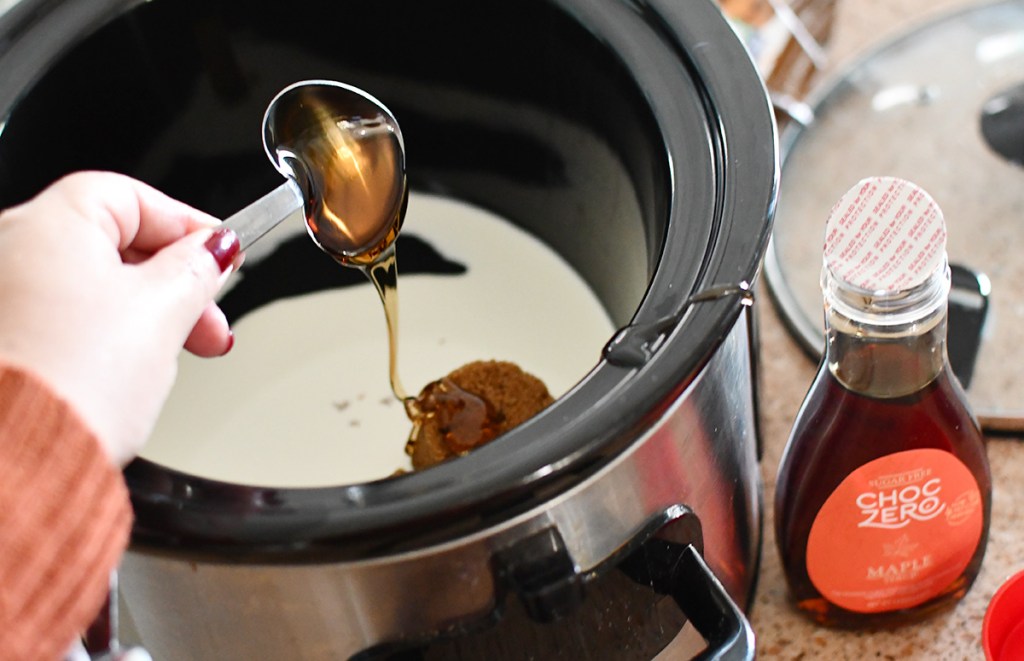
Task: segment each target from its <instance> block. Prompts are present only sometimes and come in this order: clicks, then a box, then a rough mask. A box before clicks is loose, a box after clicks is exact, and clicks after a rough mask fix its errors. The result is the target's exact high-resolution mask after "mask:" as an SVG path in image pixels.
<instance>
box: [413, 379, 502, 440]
mask: <svg viewBox="0 0 1024 661" xmlns="http://www.w3.org/2000/svg"><path fill="white" fill-rule="evenodd" d="M406 413H407V414H408V415H409V419H410V420H412V421H413V431H412V434H411V435H410V437H409V438H410V441H409V442H408V443H406V446H405V451H406V454H409V455H412V453H413V450H414V446H415V442H414V440H413V439H415V438H416V437H417V436H418V435H419V430H420V427H421V426H422V424H423V423H424V421H425V420H427V419H428V418H433V419H435V420H436V422H437V426H438V427H439V428H440V430H441V434H442V437H441V440H442V442H443V443H444V445H445V447H446V448H447V449H448V451H449V452H450V453H451V454H455V455H461V454H465V453H467V452H469V451H470V450H472V449H473V448H476V447H478V446H480V445H483V444H484V443H487V442H488V441H491V440H492V439H494V438H495V437H496V436H497V435H498V433H499V432H500V430H501V423H502V422H504V416H503V415H502V414H501V412H500V411H498V410H496V409H495V408H494V406H493V405H492V404H491V403H490V402H488V401H487V400H485V399H483V398H481V397H478V396H476V395H474V394H473V393H471V392H468V391H466V390H463V389H462V388H460V387H459V386H458V385H456V383H455V382H454V381H452V380H451V379H449V378H448V377H444V378H442V379H439V380H437V381H434V382H432V383H429V384H427V386H426V387H425V388H424V389H423V391H422V392H421V393H420V395H419V397H417V398H415V399H410V400H407V404H406Z"/></svg>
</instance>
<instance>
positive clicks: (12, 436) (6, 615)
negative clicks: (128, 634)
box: [0, 365, 132, 659]
mask: <svg viewBox="0 0 1024 661" xmlns="http://www.w3.org/2000/svg"><path fill="white" fill-rule="evenodd" d="M131 519H132V513H131V503H130V501H129V500H128V492H127V488H126V486H125V483H124V479H123V478H122V477H121V474H120V472H119V471H118V470H117V469H116V468H115V467H114V465H113V464H112V463H111V462H110V460H109V459H108V458H107V456H106V453H105V452H104V450H103V449H102V448H101V447H100V445H99V443H98V442H97V441H96V438H95V437H94V436H93V434H92V433H91V432H90V430H89V429H88V428H86V426H85V424H84V423H83V422H82V421H81V420H80V419H79V418H78V416H77V415H76V413H75V412H74V411H73V410H72V409H71V408H70V407H69V406H68V404H66V403H65V402H64V401H62V400H60V399H58V398H57V397H56V396H55V395H54V393H53V392H52V391H51V390H50V389H49V388H47V386H46V385H45V384H44V383H42V382H41V381H39V380H38V379H37V378H35V377H34V376H33V375H32V374H30V373H28V372H26V371H23V370H20V369H16V368H12V367H9V366H4V365H0V659H59V658H61V656H62V654H63V653H64V652H65V651H66V650H67V649H68V647H69V645H70V644H71V643H72V641H73V640H74V638H75V636H76V635H78V634H80V633H81V632H82V631H83V630H84V629H85V628H86V627H87V626H88V625H89V623H90V622H91V621H92V619H93V618H94V617H95V616H96V614H97V613H98V611H99V609H100V606H101V604H102V603H103V601H104V599H105V597H106V593H107V587H108V581H109V577H110V572H111V571H112V570H113V569H114V568H115V567H116V566H117V563H118V561H119V559H120V557H121V554H122V552H123V551H124V549H125V547H126V546H127V543H128V535H129V531H130V528H131Z"/></svg>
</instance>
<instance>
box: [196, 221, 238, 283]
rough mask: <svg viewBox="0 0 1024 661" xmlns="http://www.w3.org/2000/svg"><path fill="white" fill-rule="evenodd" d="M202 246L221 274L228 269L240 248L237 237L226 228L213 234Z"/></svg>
mask: <svg viewBox="0 0 1024 661" xmlns="http://www.w3.org/2000/svg"><path fill="white" fill-rule="evenodd" d="M204 245H205V246H206V249H207V250H209V251H210V254H211V255H213V258H214V259H215V260H216V261H217V266H219V267H220V270H221V273H223V272H224V271H227V270H228V267H229V266H231V264H232V262H234V260H235V255H237V254H238V251H239V249H240V248H241V246H240V245H239V243H238V235H237V234H235V233H234V232H232V231H231V230H229V229H228V228H226V227H222V228H220V229H219V230H217V231H216V232H214V233H213V235H212V236H210V238H209V239H207V240H206V243H205V244H204Z"/></svg>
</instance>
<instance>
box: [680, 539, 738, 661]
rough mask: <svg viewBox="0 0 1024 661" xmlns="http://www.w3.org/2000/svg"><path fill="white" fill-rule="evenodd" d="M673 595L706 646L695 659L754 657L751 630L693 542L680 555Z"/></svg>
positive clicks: (725, 660) (733, 660) (726, 660)
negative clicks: (705, 642) (706, 643)
mask: <svg viewBox="0 0 1024 661" xmlns="http://www.w3.org/2000/svg"><path fill="white" fill-rule="evenodd" d="M677 572H678V573H677V574H676V577H675V581H674V582H673V583H674V585H673V592H672V597H673V598H674V599H675V601H676V604H678V605H679V608H680V609H682V611H683V612H684V613H685V614H686V617H687V618H688V619H689V620H690V623H691V624H693V626H694V628H695V629H696V630H697V631H698V633H700V635H701V636H703V637H704V640H706V641H707V642H708V647H707V649H705V650H704V651H703V652H701V653H700V654H698V655H697V656H696V657H694V661H698V660H699V661H711V660H712V659H714V660H715V661H737V660H739V659H743V660H747V659H750V660H752V659H753V658H754V631H753V629H751V628H750V623H749V622H748V621H747V618H746V616H744V615H743V612H742V611H741V610H740V609H739V606H737V605H736V602H734V601H733V600H732V597H730V596H729V593H728V592H726V591H725V588H724V587H722V584H721V583H720V582H719V580H718V579H717V578H716V577H715V575H714V574H713V573H712V572H711V569H710V568H709V567H708V566H707V564H706V563H705V562H704V558H702V557H701V555H700V553H698V552H697V549H696V548H695V547H694V546H693V544H688V545H687V546H686V548H684V549H683V550H682V552H681V554H680V556H679V560H678V565H677Z"/></svg>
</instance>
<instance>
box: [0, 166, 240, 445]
mask: <svg viewBox="0 0 1024 661" xmlns="http://www.w3.org/2000/svg"><path fill="white" fill-rule="evenodd" d="M218 225H219V222H218V221H217V220H216V219H214V218H212V217H210V216H207V215H205V214H203V213H201V212H199V211H196V210H195V209H192V208H191V207H189V206H187V205H185V204H183V203H181V202H177V201H175V200H173V199H171V198H169V197H167V196H166V195H164V194H162V193H160V192H158V191H156V190H155V189H153V188H151V187H149V186H146V185H145V184H142V183H140V182H138V181H135V180H133V179H130V178H128V177H125V176H121V175H116V174H111V173H101V172H87V173H78V174H73V175H70V176H68V177H65V178H64V179H62V180H60V181H58V182H57V183H55V184H53V185H52V186H50V187H49V188H47V189H46V190H44V191H43V192H42V193H40V194H39V195H38V196H37V197H35V198H34V199H32V200H30V201H29V202H26V203H25V204H22V205H20V206H17V207H13V208H11V209H8V210H6V211H4V212H3V213H2V214H0V361H5V362H9V363H12V364H15V365H20V366H22V367H26V368H28V369H30V370H31V371H33V372H35V373H36V374H38V375H39V376H41V377H42V378H43V379H44V380H46V381H47V382H48V383H49V384H50V385H51V387H53V388H54V390H55V391H56V392H57V393H58V394H59V395H61V396H62V397H64V398H65V399H66V400H67V401H68V402H69V403H70V404H71V405H72V406H73V407H74V408H75V409H76V410H77V411H78V413H79V414H80V415H81V416H82V418H83V420H84V421H85V422H86V424H88V425H90V426H91V427H92V429H93V431H95V432H96V435H97V437H98V438H99V440H100V442H101V443H102V444H103V445H104V447H105V448H106V449H107V451H108V452H109V454H110V457H111V460H112V461H114V462H115V463H116V464H117V465H123V464H125V463H127V462H128V461H129V460H131V458H132V457H134V456H135V455H136V454H137V453H138V451H139V450H140V449H141V448H142V445H143V444H144V443H145V440H146V438H147V437H148V436H149V434H150V432H151V430H152V427H153V425H154V424H155V423H156V419H157V416H158V414H159V412H160V408H161V407H162V406H163V403H164V400H165V399H166V397H167V395H168V393H169V391H170V389H171V385H172V384H173V382H174V377H175V374H176V370H177V356H178V353H179V352H180V351H181V348H182V346H185V347H186V348H187V349H189V350H190V351H192V352H193V353H195V354H197V355H200V356H215V355H220V354H223V353H225V352H226V351H227V350H228V349H230V348H231V343H232V340H233V338H232V335H231V332H230V330H229V328H228V324H227V321H226V319H225V318H224V314H223V313H222V312H221V311H220V309H219V308H217V306H216V304H215V303H213V297H214V295H215V294H216V292H217V291H218V290H219V289H220V287H221V286H222V285H223V284H224V281H225V280H226V278H227V275H228V273H229V272H230V271H231V268H232V265H233V264H234V263H235V262H237V261H238V259H239V255H238V241H237V238H236V237H235V236H234V234H233V233H231V232H230V231H228V230H221V231H217V232H215V230H216V228H217V226H218Z"/></svg>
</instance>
